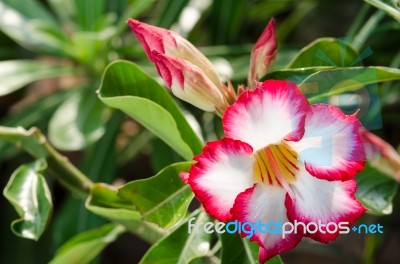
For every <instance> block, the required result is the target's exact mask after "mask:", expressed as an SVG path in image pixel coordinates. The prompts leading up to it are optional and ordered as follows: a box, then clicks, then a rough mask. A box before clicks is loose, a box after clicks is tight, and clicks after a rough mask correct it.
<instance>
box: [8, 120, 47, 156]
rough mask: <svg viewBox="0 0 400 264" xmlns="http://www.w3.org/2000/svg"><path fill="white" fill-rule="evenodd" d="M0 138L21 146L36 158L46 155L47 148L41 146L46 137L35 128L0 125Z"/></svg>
mask: <svg viewBox="0 0 400 264" xmlns="http://www.w3.org/2000/svg"><path fill="white" fill-rule="evenodd" d="M0 139H3V140H5V141H8V142H11V143H14V144H16V145H19V146H21V147H22V148H23V149H24V150H25V151H26V152H28V153H29V154H31V155H32V156H33V157H35V158H37V159H41V158H46V157H47V155H48V152H47V149H46V148H45V146H43V142H45V141H46V138H45V137H44V136H43V135H42V134H41V133H40V131H39V130H38V129H37V128H31V129H29V130H25V129H24V128H22V127H3V126H0Z"/></svg>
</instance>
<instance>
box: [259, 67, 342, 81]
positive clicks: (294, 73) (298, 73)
mask: <svg viewBox="0 0 400 264" xmlns="http://www.w3.org/2000/svg"><path fill="white" fill-rule="evenodd" d="M333 68H334V67H330V66H320V67H305V68H295V69H287V70H279V71H273V72H269V73H267V74H266V75H265V76H264V77H263V78H262V81H265V80H271V79H274V80H286V81H292V82H295V83H301V82H303V81H304V80H305V79H306V78H307V77H309V76H310V75H311V74H313V73H316V72H319V71H324V70H330V69H333Z"/></svg>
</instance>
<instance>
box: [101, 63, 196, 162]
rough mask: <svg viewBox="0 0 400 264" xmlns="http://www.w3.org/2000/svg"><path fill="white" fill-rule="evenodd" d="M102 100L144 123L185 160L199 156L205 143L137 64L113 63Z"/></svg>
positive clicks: (103, 80)
mask: <svg viewBox="0 0 400 264" xmlns="http://www.w3.org/2000/svg"><path fill="white" fill-rule="evenodd" d="M99 97H100V99H101V100H102V101H103V103H105V104H106V105H108V106H110V107H113V108H117V109H119V110H121V111H123V112H125V113H126V114H128V115H129V116H131V117H132V118H134V119H135V120H136V121H138V122H139V123H141V124H142V125H143V126H144V127H145V128H147V129H148V130H149V131H151V132H152V133H153V134H155V135H156V136H158V137H159V138H160V139H162V140H163V141H164V142H165V143H167V144H168V145H169V146H171V147H172V148H173V149H174V150H175V151H176V152H177V153H178V154H179V155H181V156H182V157H183V158H185V159H186V160H191V159H192V158H193V154H198V153H200V151H201V148H202V143H201V142H200V140H199V138H198V137H197V136H196V134H195V133H194V132H193V130H192V128H191V127H190V126H189V124H188V122H187V121H186V119H185V117H184V116H183V114H182V112H181V111H180V109H179V108H178V106H177V105H176V103H175V102H174V101H173V100H172V98H171V96H170V95H169V94H168V92H167V91H166V89H165V88H163V87H161V86H160V85H159V84H158V83H157V82H156V81H155V80H154V79H153V78H151V77H150V76H148V75H147V74H145V73H144V72H143V71H142V70H141V69H140V68H139V67H138V66H136V65H135V64H134V63H130V62H127V61H117V62H114V63H111V64H110V65H109V66H108V67H107V68H106V70H105V72H104V74H103V79H102V83H101V85H100V89H99Z"/></svg>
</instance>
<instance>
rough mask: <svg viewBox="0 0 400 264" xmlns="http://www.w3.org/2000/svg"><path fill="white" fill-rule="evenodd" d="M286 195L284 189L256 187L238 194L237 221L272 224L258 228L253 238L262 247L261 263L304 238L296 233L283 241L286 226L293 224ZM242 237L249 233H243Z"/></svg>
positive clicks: (236, 205) (232, 211)
mask: <svg viewBox="0 0 400 264" xmlns="http://www.w3.org/2000/svg"><path fill="white" fill-rule="evenodd" d="M285 195H286V191H285V190H284V189H282V188H280V187H277V186H271V185H262V184H256V185H255V186H254V187H252V188H249V189H247V190H246V191H245V192H242V193H241V194H239V195H238V197H237V198H236V201H235V205H234V206H233V208H232V210H231V213H232V215H233V219H237V220H238V221H239V222H241V223H242V225H243V223H244V222H250V223H262V224H265V225H267V224H268V226H265V227H260V226H258V232H257V233H255V234H253V235H252V236H251V237H250V241H257V243H258V244H259V245H260V252H259V262H260V263H264V262H265V261H266V260H268V259H270V258H271V257H273V256H275V255H277V254H280V253H282V252H285V251H287V250H290V249H292V248H294V247H295V246H296V245H297V244H298V243H299V242H300V240H301V237H302V236H300V235H297V234H295V233H291V234H288V235H286V237H285V238H284V239H283V238H282V234H281V232H280V231H281V228H282V223H285V222H288V221H289V220H288V218H287V216H286V208H285V206H284V204H283V202H284V199H285ZM272 222H273V223H275V225H272V224H271V223H272ZM275 232H276V234H274V233H275ZM263 233H264V234H263ZM241 236H243V237H246V236H248V234H246V233H244V232H241ZM261 248H263V249H264V250H262V249H261Z"/></svg>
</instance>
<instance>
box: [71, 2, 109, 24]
mask: <svg viewBox="0 0 400 264" xmlns="http://www.w3.org/2000/svg"><path fill="white" fill-rule="evenodd" d="M72 2H74V15H75V19H74V20H75V21H76V22H77V24H78V25H79V26H80V28H81V29H82V30H84V31H90V30H93V29H94V25H95V24H96V22H97V21H98V20H99V19H100V18H101V16H102V15H104V12H105V7H106V2H107V1H105V0H85V1H82V0H73V1H72Z"/></svg>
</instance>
